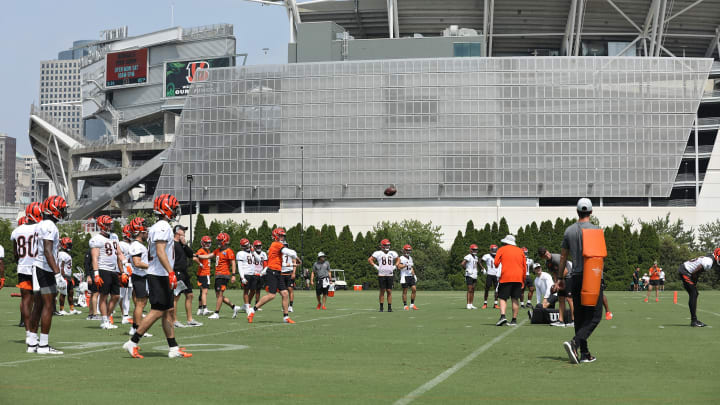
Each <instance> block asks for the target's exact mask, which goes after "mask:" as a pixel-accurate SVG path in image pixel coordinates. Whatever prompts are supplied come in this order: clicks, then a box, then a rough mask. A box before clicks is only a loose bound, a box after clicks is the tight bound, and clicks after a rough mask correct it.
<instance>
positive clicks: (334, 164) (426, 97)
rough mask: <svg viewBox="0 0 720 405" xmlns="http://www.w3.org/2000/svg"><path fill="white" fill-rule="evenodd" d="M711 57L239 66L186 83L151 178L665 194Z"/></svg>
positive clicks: (357, 189)
mask: <svg viewBox="0 0 720 405" xmlns="http://www.w3.org/2000/svg"><path fill="white" fill-rule="evenodd" d="M711 63H712V60H711V59H693V58H688V59H679V58H647V57H645V58H635V57H511V58H447V59H413V60H381V61H358V62H348V61H344V62H324V63H297V64H288V65H277V66H247V67H241V68H221V69H212V70H211V71H210V76H209V80H207V81H205V82H202V83H196V84H194V85H193V87H192V89H191V94H190V96H189V97H188V98H187V100H186V103H185V106H184V109H183V112H182V117H181V120H180V124H179V128H178V130H177V131H176V140H175V142H174V144H173V146H172V149H171V151H170V154H169V157H168V159H167V161H166V163H165V165H164V167H163V170H162V176H161V178H160V181H159V183H158V189H157V191H156V194H160V193H166V192H167V193H174V194H175V195H177V196H178V198H180V199H181V200H188V199H189V195H188V189H187V182H186V180H185V179H186V176H187V175H188V174H192V175H193V176H194V178H195V181H194V186H195V187H196V190H197V187H200V188H201V190H202V191H201V192H199V193H197V192H196V193H194V195H193V199H194V200H200V201H237V200H281V201H282V200H293V199H300V198H301V188H300V185H301V184H302V185H303V188H304V193H302V194H304V195H303V197H304V198H306V199H328V200H333V199H377V198H379V197H382V191H383V190H384V188H385V187H387V186H388V185H389V184H395V185H396V186H397V188H398V190H399V192H398V195H397V196H396V197H395V198H410V199H437V198H440V199H446V198H447V199H455V198H458V199H472V198H483V197H524V198H540V197H560V198H562V197H577V196H590V197H668V196H669V195H670V192H671V188H672V185H673V181H674V179H675V176H676V174H677V172H678V168H679V167H680V162H681V158H682V155H683V152H684V150H685V147H686V144H687V141H688V137H689V134H690V130H691V126H692V123H693V121H694V118H695V114H696V111H697V109H698V104H699V102H700V98H701V95H702V92H703V85H704V83H705V81H706V80H707V78H708V73H709V70H710V66H711Z"/></svg>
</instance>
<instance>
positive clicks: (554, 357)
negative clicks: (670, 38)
mask: <svg viewBox="0 0 720 405" xmlns="http://www.w3.org/2000/svg"><path fill="white" fill-rule="evenodd" d="M537 358H538V359H542V360H554V361H560V362H563V363H569V362H568V358H567V356H538V357H537Z"/></svg>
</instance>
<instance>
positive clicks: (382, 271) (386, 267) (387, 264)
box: [372, 250, 398, 276]
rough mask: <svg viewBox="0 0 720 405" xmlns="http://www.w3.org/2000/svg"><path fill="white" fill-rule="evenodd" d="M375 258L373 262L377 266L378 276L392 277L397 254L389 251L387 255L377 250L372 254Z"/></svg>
mask: <svg viewBox="0 0 720 405" xmlns="http://www.w3.org/2000/svg"><path fill="white" fill-rule="evenodd" d="M372 257H374V258H375V262H377V265H378V276H392V275H393V272H394V271H395V259H397V258H398V254H397V253H396V252H395V251H394V250H390V251H388V252H387V253H385V252H383V251H382V250H378V251H376V252H375V253H373V254H372Z"/></svg>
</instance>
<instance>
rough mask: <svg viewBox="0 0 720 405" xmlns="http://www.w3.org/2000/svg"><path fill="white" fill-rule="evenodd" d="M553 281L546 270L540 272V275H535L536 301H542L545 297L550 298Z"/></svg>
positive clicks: (539, 302)
mask: <svg viewBox="0 0 720 405" xmlns="http://www.w3.org/2000/svg"><path fill="white" fill-rule="evenodd" d="M553 284H555V283H554V282H553V279H552V276H551V275H550V274H548V273H545V272H544V271H543V272H542V273H540V275H539V276H538V277H535V291H536V293H535V300H536V301H535V302H536V303H538V304H541V303H542V300H543V298H545V299H548V298H550V294H551V292H550V289H551V288H552V286H553Z"/></svg>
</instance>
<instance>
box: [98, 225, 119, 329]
mask: <svg viewBox="0 0 720 405" xmlns="http://www.w3.org/2000/svg"><path fill="white" fill-rule="evenodd" d="M96 223H97V226H98V229H99V230H100V233H98V234H96V235H95V236H93V237H92V238H91V239H90V256H91V257H92V270H93V276H94V279H95V285H97V287H98V292H99V293H100V297H99V300H100V303H99V306H100V315H101V316H102V318H101V319H102V321H101V323H100V327H101V328H102V329H115V328H117V325H115V324H114V322H113V321H112V314H113V311H114V310H115V305H117V303H118V301H119V300H120V284H121V281H120V277H121V273H123V275H124V277H123V278H125V277H127V274H125V272H126V268H125V264H126V260H125V256H124V255H123V253H122V252H121V251H120V249H119V247H118V242H119V241H118V239H117V235H115V234H114V233H112V232H111V230H112V224H113V219H112V218H110V216H108V215H100V216H99V217H98V218H97V220H96ZM108 296H109V300H108Z"/></svg>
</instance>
